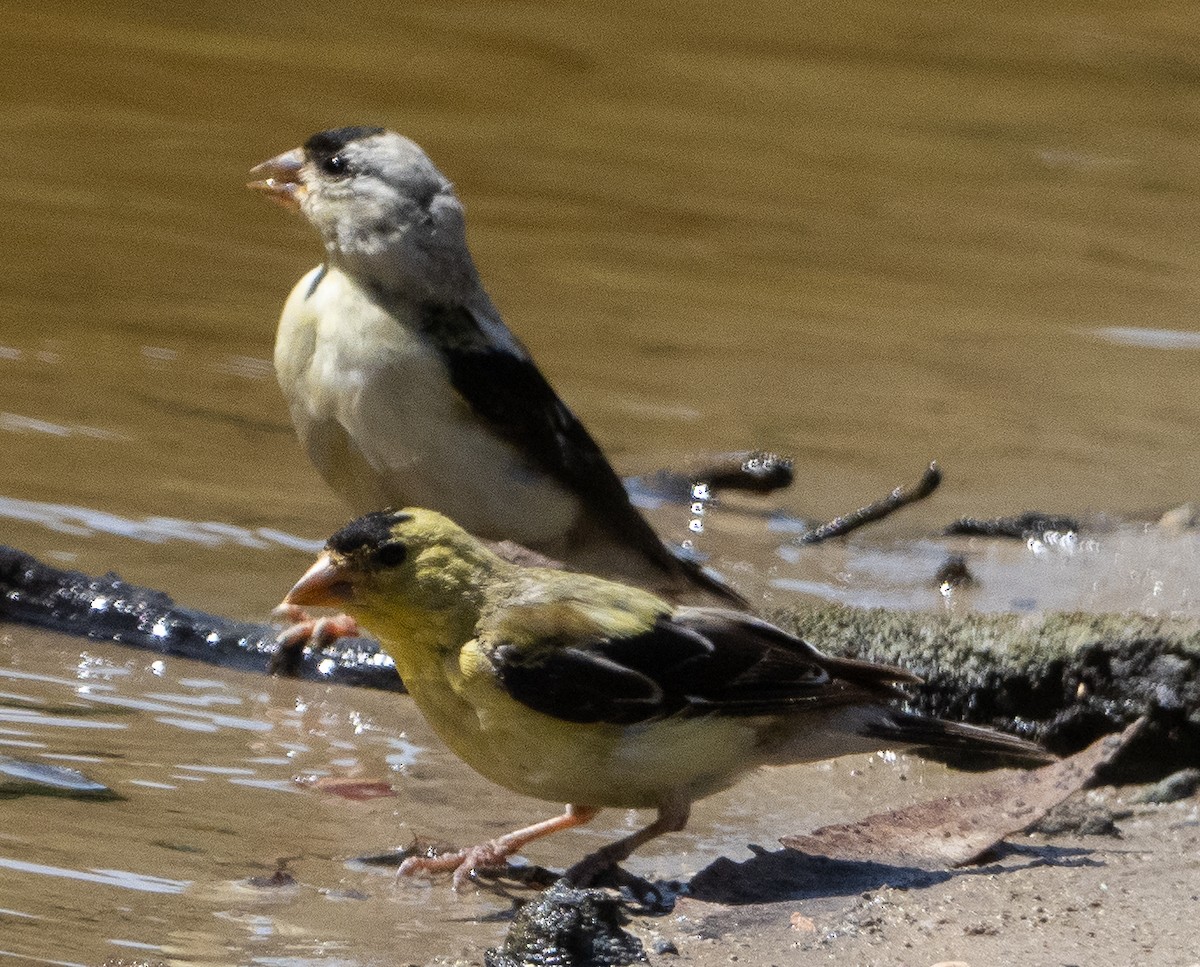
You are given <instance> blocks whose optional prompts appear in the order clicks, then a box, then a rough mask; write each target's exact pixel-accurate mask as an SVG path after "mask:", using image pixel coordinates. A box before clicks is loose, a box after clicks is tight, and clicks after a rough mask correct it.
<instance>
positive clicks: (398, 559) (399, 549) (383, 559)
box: [375, 544, 408, 567]
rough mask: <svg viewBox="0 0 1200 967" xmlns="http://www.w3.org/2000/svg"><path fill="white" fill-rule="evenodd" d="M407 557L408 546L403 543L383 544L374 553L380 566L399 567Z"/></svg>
mask: <svg viewBox="0 0 1200 967" xmlns="http://www.w3.org/2000/svg"><path fill="white" fill-rule="evenodd" d="M406 557H408V548H406V547H405V546H404V545H403V544H384V545H383V547H381V548H380V549H379V550H378V551H377V552H376V554H375V560H376V561H378V562H379V566H380V567H399V566H400V565H401V564H403V563H404V559H405V558H406Z"/></svg>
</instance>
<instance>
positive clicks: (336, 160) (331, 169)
mask: <svg viewBox="0 0 1200 967" xmlns="http://www.w3.org/2000/svg"><path fill="white" fill-rule="evenodd" d="M321 169H322V170H323V171H324V172H325V173H326V174H330V175H348V174H349V173H350V161H349V159H348V158H347V157H346V156H345V155H344V154H331V155H329V156H328V157H326V158H322V159H321Z"/></svg>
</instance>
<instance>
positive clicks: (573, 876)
mask: <svg viewBox="0 0 1200 967" xmlns="http://www.w3.org/2000/svg"><path fill="white" fill-rule="evenodd" d="M617 862H618V861H617V860H615V859H613V858H611V857H609V856H607V855H605V853H604V850H602V849H600V850H596V852H594V853H591V854H589V855H587V856H585V857H584V858H583V859H581V860H580V861H579V862H578V863H576V864H575V865H574V866H572V867H571V868H570V869H568V870H567V871H566V872H565V873H564V874H563V876H562V878H563V879H564V880H566V882H567V884H568V885H569V886H573V887H576V888H578V889H583V888H584V887H587V886H591V885H592V884H594V883H595V882H596V880H597V879H599V878H600V877H601V876H603V875H604V874H606V873H609V872H611V871H615V870H617V869H619V867H617Z"/></svg>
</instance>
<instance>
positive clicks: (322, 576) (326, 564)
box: [283, 554, 354, 608]
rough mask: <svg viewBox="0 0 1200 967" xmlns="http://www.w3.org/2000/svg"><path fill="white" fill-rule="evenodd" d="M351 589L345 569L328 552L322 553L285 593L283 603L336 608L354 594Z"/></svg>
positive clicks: (307, 606)
mask: <svg viewBox="0 0 1200 967" xmlns="http://www.w3.org/2000/svg"><path fill="white" fill-rule="evenodd" d="M353 590H354V589H353V587H352V586H351V584H350V581H349V578H348V575H347V573H346V569H345V568H344V567H340V566H339V565H338V564H336V563H335V562H334V561H333V559H332V558H330V556H329V555H328V554H322V555H321V556H320V557H319V558H317V563H316V564H314V565H313V566H312V567H310V568H309V569H308V570H307V571H306V572H305V574H304V577H302V578H301V579H300V580H299V581H297V582H296V584H295V586H293V588H292V590H290V591H289V592H288V593H287V597H285V598H284V599H283V603H284V604H294V605H298V606H300V607H306V608H338V607H341V606H342V605H343V604H344V603H345V602H346V601H349V600H350V599H351V598H352V597H353V596H354V594H353Z"/></svg>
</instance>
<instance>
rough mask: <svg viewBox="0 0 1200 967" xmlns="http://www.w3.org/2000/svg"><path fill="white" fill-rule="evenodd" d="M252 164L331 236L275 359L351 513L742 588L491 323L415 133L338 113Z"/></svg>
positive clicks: (685, 583)
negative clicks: (612, 460)
mask: <svg viewBox="0 0 1200 967" xmlns="http://www.w3.org/2000/svg"><path fill="white" fill-rule="evenodd" d="M251 175H252V176H253V177H254V179H255V180H254V181H252V182H251V183H250V185H249V187H251V188H254V189H256V190H259V191H262V192H264V193H266V194H267V195H268V196H269V197H270V198H271V199H273V200H275V201H277V202H280V203H281V204H283V205H284V206H285V207H287V208H290V209H295V210H298V211H299V212H301V213H302V214H303V215H304V217H305V218H307V219H308V221H309V222H310V223H311V224H312V225H313V227H314V228H316V229H317V231H318V233H319V234H320V236H321V241H322V242H323V244H324V247H325V261H324V263H323V264H321V265H320V266H318V267H317V268H315V269H313V270H311V271H310V272H309V273H308V274H307V275H305V276H304V277H303V278H302V279H301V280H300V281H299V282H298V283H297V284H296V287H295V288H294V289H293V290H292V293H291V295H290V296H289V297H288V300H287V303H286V304H285V305H284V308H283V315H282V317H281V319H280V321H279V331H278V334H277V336H276V342H275V370H276V373H277V375H278V377H279V384H280V386H281V387H282V388H283V392H284V395H285V396H286V397H287V401H288V404H289V407H290V409H291V416H292V422H293V423H294V424H295V427H296V432H297V433H298V435H299V437H300V440H301V442H302V443H303V445H304V447H305V449H306V450H307V451H308V455H309V457H310V458H311V460H312V462H313V463H314V464H315V465H316V467H317V469H318V470H319V471H320V473H321V475H322V476H323V477H324V478H325V480H326V481H327V482H328V483H329V485H330V486H331V487H332V488H333V489H334V490H335V491H337V493H338V494H340V495H341V496H342V497H343V498H344V499H345V500H346V501H347V502H348V503H349V504H350V505H351V507H352V508H353V509H354V511H355V512H356V513H364V512H366V511H368V510H374V509H378V508H380V507H386V506H392V507H397V506H403V505H405V504H420V505H422V506H427V507H433V508H436V509H438V510H440V511H443V512H444V513H446V514H448V515H450V516H451V517H453V518H454V519H455V520H458V521H460V522H461V523H462V525H463V526H464V527H467V528H468V529H469V530H471V531H472V532H473V533H475V534H478V535H479V536H480V537H482V538H485V539H488V540H493V541H513V542H516V543H517V544H520V545H522V546H524V547H527V548H531V549H532V550H534V551H536V552H538V553H540V554H542V555H545V556H546V557H549V558H551V559H553V560H555V561H561V562H564V563H565V564H566V565H567V566H568V567H572V568H576V569H580V570H586V571H596V572H600V573H604V574H609V575H614V576H620V577H621V578H623V579H625V580H630V581H634V582H636V583H640V584H644V585H646V586H649V587H653V588H655V589H656V590H659V591H661V592H662V593H665V594H668V595H671V596H673V597H688V596H691V597H693V598H695V597H697V596H699V597H700V598H704V597H706V596H707V597H708V598H709V599H710V600H711V599H712V598H717V599H722V600H724V601H726V602H737V603H743V602H741V599H740V598H739V597H738V596H737V595H736V594H735V593H734V592H733V591H732V590H730V589H729V588H727V587H726V586H725V585H724V584H723V583H722V582H720V581H719V580H718V579H716V578H715V577H714V576H712V575H710V574H709V573H708V572H706V571H704V570H703V569H701V568H700V567H699V566H698V565H697V564H695V563H694V562H693V561H691V560H687V559H682V558H680V557H679V556H678V555H676V554H675V553H673V552H672V551H670V550H669V549H668V548H667V547H665V546H664V545H663V543H662V541H660V540H659V538H658V536H657V535H656V534H655V533H654V531H653V530H652V529H651V528H650V525H649V524H648V523H647V522H646V521H645V519H644V518H643V517H642V516H641V514H640V513H638V511H637V510H636V509H635V508H634V507H633V505H632V504H631V503H630V502H629V496H628V494H627V493H626V492H625V488H624V487H623V486H622V484H621V481H620V479H619V478H618V477H617V475H616V473H615V472H614V471H613V469H612V467H611V466H610V465H609V463H608V461H607V460H606V459H605V456H604V454H603V453H602V452H601V450H600V448H599V447H598V446H597V445H596V443H595V441H593V439H592V437H591V436H590V435H589V434H588V432H587V430H585V429H584V427H583V424H581V423H580V422H579V420H578V419H577V418H576V416H575V414H574V413H572V412H571V411H570V410H569V409H568V408H567V406H566V405H565V404H564V403H563V402H562V400H560V399H559V397H558V395H557V394H556V393H555V391H554V389H553V388H552V387H551V386H550V384H549V383H548V382H547V381H546V379H545V378H544V377H543V376H542V374H541V372H539V370H538V368H537V366H536V365H535V364H534V362H533V359H532V358H531V357H530V355H529V353H528V351H527V350H526V349H525V347H524V346H523V345H521V343H520V342H519V341H518V340H517V338H516V337H515V336H514V335H513V334H512V333H511V332H510V331H509V330H508V328H507V327H506V326H505V325H504V322H503V321H502V320H501V318H500V313H499V312H498V310H497V309H496V307H495V305H493V304H492V300H491V299H490V298H489V297H488V294H487V292H486V291H484V288H483V285H482V283H481V282H480V279H479V274H478V273H477V272H476V270H475V264H474V262H473V261H472V259H471V253H470V252H469V251H468V249H467V240H466V233H465V222H464V215H463V206H462V203H461V202H460V201H459V200H458V197H457V196H456V195H455V193H454V189H453V187H452V186H451V184H450V182H449V181H447V180H446V178H445V177H444V176H443V175H442V173H441V172H440V171H438V169H437V168H435V167H434V165H433V163H432V162H431V161H430V160H429V158H428V157H427V156H426V154H425V152H424V151H422V150H421V148H420V147H418V146H417V145H416V144H414V143H413V142H412V141H410V140H408V139H407V138H404V137H401V136H400V135H398V134H394V133H392V132H391V131H385V130H384V129H382V128H367V127H348V128H339V129H337V130H332V131H322V132H320V133H319V134H315V135H313V136H312V137H311V138H309V139H308V141H306V142H305V143H304V145H303V147H300V148H296V149H294V150H292V151H288V152H286V153H284V154H281V155H279V156H278V157H275V158H272V159H270V160H269V161H265V162H263V163H262V164H260V165H258V166H257V167H256V168H254V169H253V170H252V171H251Z"/></svg>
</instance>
